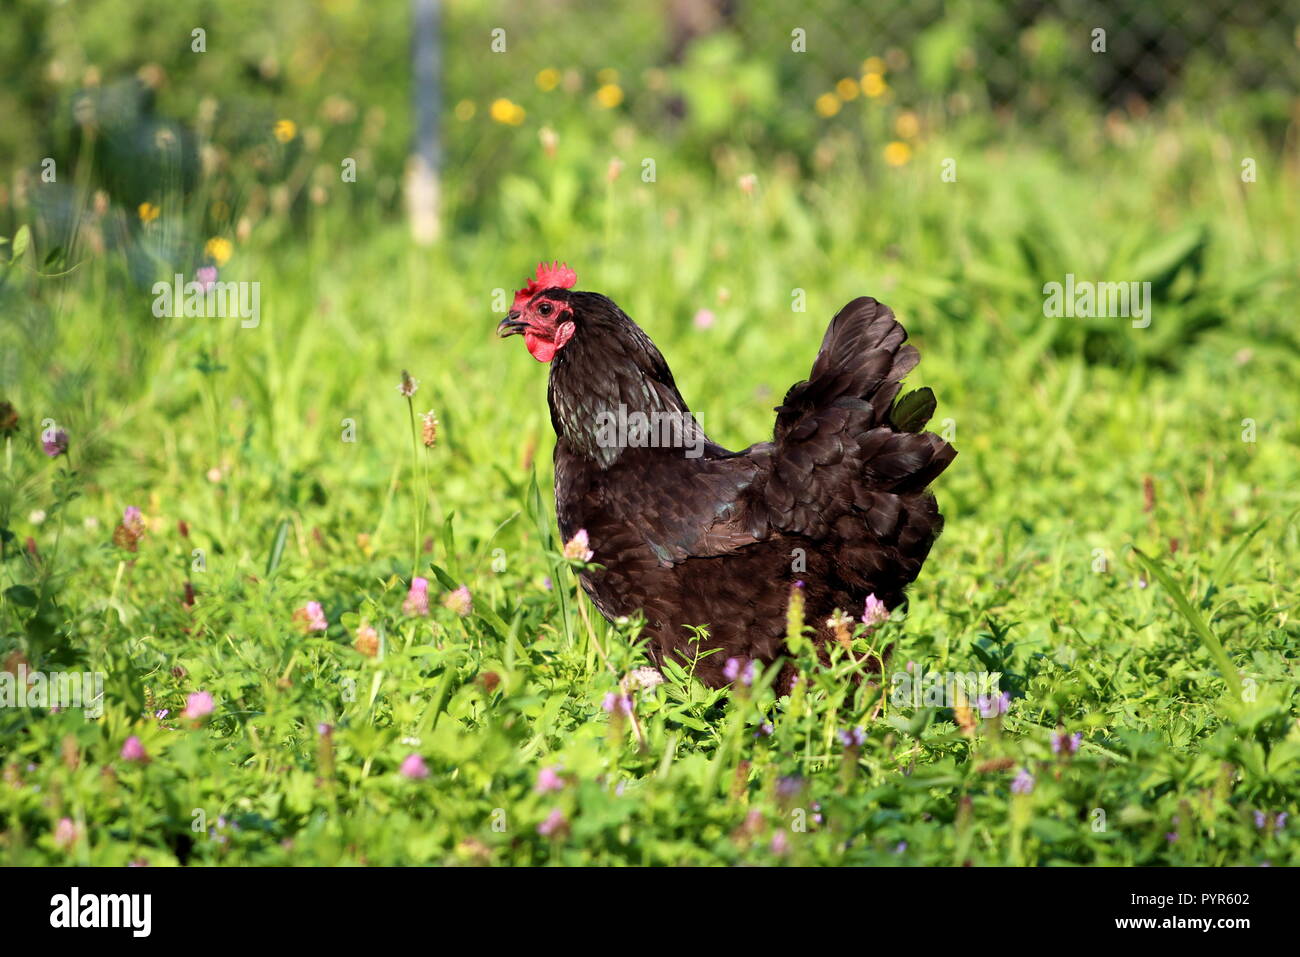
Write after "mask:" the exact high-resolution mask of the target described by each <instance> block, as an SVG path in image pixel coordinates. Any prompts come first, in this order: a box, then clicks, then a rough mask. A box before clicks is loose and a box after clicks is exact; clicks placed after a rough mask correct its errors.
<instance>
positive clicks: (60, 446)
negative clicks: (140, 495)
mask: <svg viewBox="0 0 1300 957" xmlns="http://www.w3.org/2000/svg"><path fill="white" fill-rule="evenodd" d="M41 448H43V449H44V450H45V454H46V455H48V456H49V457H50V458H52V459H57V458H58V457H59V456H60V455H66V454H67V452H68V433H67V431H66V430H64V429H60V428H58V427H57V426H53V425H52V426H50V427H49V428H48V429H46V430H45V431H44V432H42V433H41ZM65 820H66V819H65Z"/></svg>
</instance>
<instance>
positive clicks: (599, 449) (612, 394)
mask: <svg viewBox="0 0 1300 957" xmlns="http://www.w3.org/2000/svg"><path fill="white" fill-rule="evenodd" d="M582 295H584V296H586V295H591V296H592V298H593V299H594V300H596V302H594V303H590V304H588V303H583V302H577V303H575V306H577V307H579V308H581V307H583V306H585V307H586V308H585V309H583V311H582V313H581V315H580V317H579V319H578V332H577V333H576V334H575V335H574V337H573V339H572V340H571V341H570V342H569V343H568V344H567V345H566V346H565V347H564V348H563V349H561V350H560V352H559V353H558V354H557V355H556V357H555V359H554V360H553V362H552V363H551V374H550V380H549V386H548V390H547V391H548V398H549V401H550V406H551V424H552V425H553V426H554V427H555V434H556V436H557V437H559V438H561V439H563V440H564V441H565V442H567V443H568V445H569V446H570V447H572V448H573V449H574V450H575V451H576V452H578V453H579V454H581V455H583V456H584V457H586V458H588V459H590V460H592V461H593V462H596V463H597V464H598V465H599V466H600V467H601V468H602V469H604V468H609V467H610V466H611V465H612V464H614V462H616V461H617V460H618V459H619V457H620V456H621V455H622V454H623V453H624V451H625V450H627V449H629V448H658V449H671V448H676V449H678V450H679V451H678V454H681V452H680V450H681V449H683V448H684V449H686V450H687V452H688V454H689V451H690V449H692V448H695V447H702V445H703V443H704V442H705V441H706V439H705V436H704V431H703V430H702V429H701V428H700V427H699V425H698V424H697V423H696V422H695V418H694V416H692V415H691V411H690V409H689V408H688V407H687V405H686V400H684V399H683V398H682V396H681V393H680V392H678V391H677V385H676V383H674V382H673V375H672V372H671V371H670V370H669V369H668V363H667V362H665V361H664V357H663V356H662V355H661V354H660V352H659V350H658V349H657V348H655V344H654V343H653V342H651V341H650V337H649V336H647V335H646V334H645V333H644V332H642V331H641V329H640V328H639V327H638V326H637V325H636V323H634V322H633V321H632V320H631V319H629V318H628V317H627V316H626V315H624V313H623V312H622V310H620V309H619V308H618V306H616V305H614V304H613V303H612V302H610V301H609V300H608V299H605V297H604V296H595V295H594V294H582Z"/></svg>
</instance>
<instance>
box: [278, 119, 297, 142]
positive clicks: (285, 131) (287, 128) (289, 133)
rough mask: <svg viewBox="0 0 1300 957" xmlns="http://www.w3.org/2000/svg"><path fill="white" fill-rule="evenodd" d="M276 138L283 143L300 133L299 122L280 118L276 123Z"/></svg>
mask: <svg viewBox="0 0 1300 957" xmlns="http://www.w3.org/2000/svg"><path fill="white" fill-rule="evenodd" d="M273 132H274V133H275V138H276V139H277V140H279V141H280V142H281V143H287V142H289V141H290V140H291V139H293V138H294V137H295V136H297V135H298V124H297V123H295V122H294V121H293V120H280V121H279V122H277V123H276V124H275V129H274V130H273Z"/></svg>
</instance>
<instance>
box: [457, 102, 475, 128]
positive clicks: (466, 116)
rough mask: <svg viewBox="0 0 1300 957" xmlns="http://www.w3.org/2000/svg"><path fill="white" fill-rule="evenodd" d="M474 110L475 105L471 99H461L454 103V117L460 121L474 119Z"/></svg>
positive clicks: (465, 121)
mask: <svg viewBox="0 0 1300 957" xmlns="http://www.w3.org/2000/svg"><path fill="white" fill-rule="evenodd" d="M476 111H477V107H475V106H474V101H473V100H461V101H460V102H459V103H457V104H456V110H455V112H456V119H458V120H460V121H461V122H462V123H467V122H469V121H470V120H472V119H474V113H475V112H476Z"/></svg>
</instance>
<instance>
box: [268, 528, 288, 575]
mask: <svg viewBox="0 0 1300 957" xmlns="http://www.w3.org/2000/svg"><path fill="white" fill-rule="evenodd" d="M288 536H289V520H288V519H287V518H282V519H280V527H279V528H277V529H276V530H275V540H274V541H272V542H271V554H269V555H267V556H266V575H267V577H268V578H269V577H270V576H272V575H274V574H275V570H276V569H277V568H279V567H280V558H281V556H283V555H284V540H285V539H286V538H288Z"/></svg>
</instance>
